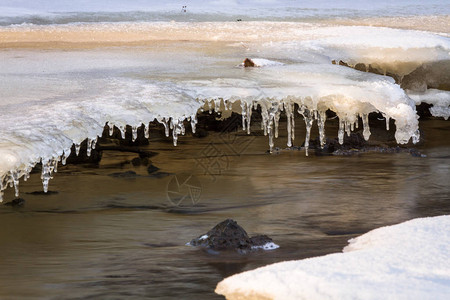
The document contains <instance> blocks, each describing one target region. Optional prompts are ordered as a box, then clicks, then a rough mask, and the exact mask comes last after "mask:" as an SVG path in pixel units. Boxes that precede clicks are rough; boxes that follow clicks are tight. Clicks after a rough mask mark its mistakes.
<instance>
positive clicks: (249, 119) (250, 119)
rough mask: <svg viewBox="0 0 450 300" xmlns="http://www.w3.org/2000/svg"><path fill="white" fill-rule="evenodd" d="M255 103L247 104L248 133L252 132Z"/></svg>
mask: <svg viewBox="0 0 450 300" xmlns="http://www.w3.org/2000/svg"><path fill="white" fill-rule="evenodd" d="M252 108H253V104H247V134H250V128H251V127H250V126H251V124H250V123H251V121H252Z"/></svg>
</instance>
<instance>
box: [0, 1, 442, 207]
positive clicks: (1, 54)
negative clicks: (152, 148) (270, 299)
mask: <svg viewBox="0 0 450 300" xmlns="http://www.w3.org/2000/svg"><path fill="white" fill-rule="evenodd" d="M230 1H231V0H230ZM230 1H225V3H227V5H228V4H230V7H234V8H235V9H242V10H243V11H245V9H243V7H255V9H256V12H255V11H253V12H255V14H256V15H258V16H259V17H261V16H263V17H261V18H263V20H264V21H246V20H244V21H243V22H219V21H214V22H203V21H202V22H197V21H198V20H197V21H196V19H195V18H194V20H184V19H177V21H176V22H167V21H161V19H158V18H157V19H152V18H150V19H149V20H150V21H149V20H147V19H145V18H144V19H143V20H142V21H140V19H136V18H135V17H133V16H135V15H133V14H134V13H136V12H141V13H142V12H149V11H152V12H154V11H159V12H164V13H165V14H166V13H168V15H167V16H172V15H171V12H172V11H173V10H175V9H176V10H177V13H180V12H179V8H178V4H176V3H172V2H171V3H166V4H156V2H155V5H154V6H152V5H150V6H148V5H144V4H143V2H140V1H130V3H129V4H127V5H124V4H123V3H122V2H120V1H113V2H111V4H109V3H110V2H108V5H105V3H106V2H102V1H99V2H95V3H94V2H92V3H91V2H89V3H87V2H86V1H81V0H80V1H60V2H58V3H55V2H52V1H43V2H42V3H41V2H40V3H39V4H36V3H35V2H31V1H21V2H20V3H18V2H15V1H3V2H2V4H1V5H2V6H4V7H6V8H8V9H5V10H4V13H3V14H2V13H1V12H2V10H1V9H0V16H1V18H3V17H4V18H10V17H14V18H16V17H21V16H24V15H25V17H24V19H23V20H24V22H27V20H28V19H27V18H28V16H29V17H30V18H31V19H32V20H34V19H41V17H42V18H44V17H45V18H47V19H45V18H44V19H45V20H44V21H43V23H42V24H41V25H39V24H29V23H24V24H21V23H20V22H19V23H17V22H13V21H11V20H12V19H11V20H10V21H11V22H10V23H8V22H9V21H5V22H6V23H5V22H3V21H1V20H0V25H2V26H0V41H1V46H2V47H1V48H0V95H1V96H0V117H1V120H2V122H0V136H1V137H2V139H1V141H0V201H1V195H2V191H3V190H4V189H5V188H6V186H7V185H11V186H15V187H16V194H17V193H18V184H19V178H21V177H23V176H24V178H27V176H28V173H29V172H30V170H31V168H32V167H33V166H34V165H35V164H36V163H38V162H41V161H42V162H43V164H44V168H43V174H42V177H43V184H44V190H45V189H46V186H47V184H48V179H50V178H51V176H52V173H53V172H55V171H56V169H57V162H58V161H61V162H64V161H65V157H66V156H67V155H68V154H69V152H70V148H71V146H72V144H75V145H76V149H79V145H80V143H81V142H82V141H83V140H84V139H86V138H88V139H89V144H92V145H93V146H94V145H95V141H96V139H97V137H98V135H100V134H101V132H102V130H103V126H104V125H105V123H108V124H110V125H111V127H112V126H113V125H114V126H116V127H117V128H119V129H120V130H121V131H122V132H123V133H124V129H125V126H126V125H130V126H132V128H133V133H134V135H135V134H136V132H137V128H138V127H139V126H141V125H142V124H144V125H147V124H148V122H151V121H153V120H155V119H157V120H158V121H160V122H162V123H163V124H164V125H165V126H166V128H167V131H166V133H167V135H169V133H171V135H172V136H173V140H174V144H175V145H176V143H177V139H178V136H179V135H180V134H181V135H182V134H184V133H185V129H184V125H183V120H185V119H190V121H191V122H192V124H193V125H195V123H196V114H197V112H198V110H199V109H201V108H202V107H203V106H204V104H205V101H206V102H207V106H209V109H216V110H227V109H233V110H235V111H238V112H239V113H242V118H243V123H244V130H247V132H248V133H250V129H251V124H250V120H251V114H252V108H253V107H255V106H260V107H261V111H262V119H263V123H262V125H261V128H262V129H263V130H264V133H265V134H266V135H268V137H269V147H270V149H272V148H273V147H274V144H275V141H274V139H275V138H276V137H277V136H278V130H279V129H278V120H279V118H280V113H281V111H282V110H283V111H284V112H285V113H286V115H287V116H288V122H287V123H288V125H287V127H288V128H287V131H288V143H287V145H288V146H291V145H293V143H294V139H295V132H294V127H295V120H294V107H295V106H294V104H296V105H298V106H299V109H298V112H299V113H300V114H301V115H303V117H304V121H305V125H306V128H307V135H306V136H305V141H306V143H305V148H306V154H308V141H309V137H310V131H311V127H312V126H313V123H314V121H317V125H318V127H319V131H320V138H321V141H322V143H323V141H324V138H325V132H324V125H325V120H326V118H325V111H326V110H327V109H331V110H332V111H334V112H336V114H337V115H338V117H339V121H340V124H339V131H338V137H339V140H340V142H342V141H343V138H344V134H345V133H347V134H349V133H350V131H351V130H353V129H354V128H355V127H356V126H357V125H358V120H359V119H361V120H362V123H363V127H364V137H365V138H366V139H368V138H369V137H370V128H369V126H368V114H369V113H370V112H381V113H382V114H383V115H384V116H385V117H386V118H387V120H389V119H394V120H395V123H396V133H395V137H396V140H397V142H398V143H407V142H408V141H410V140H412V141H413V142H417V141H418V139H419V134H418V120H417V115H416V112H415V106H414V104H415V103H414V101H413V100H411V99H410V98H409V97H408V96H407V95H406V94H405V92H404V91H403V90H402V89H401V88H400V87H399V85H397V84H395V83H394V81H393V79H392V78H390V77H386V76H380V75H374V74H369V73H366V72H361V71H356V70H352V69H350V68H346V67H341V66H337V65H332V64H331V61H332V60H336V61H339V60H344V61H346V62H347V63H349V64H351V65H352V64H356V63H364V64H366V66H367V67H368V66H369V64H370V65H371V66H372V67H374V68H378V69H379V70H381V71H382V72H394V73H396V74H397V75H400V76H402V75H404V74H406V73H408V72H410V71H411V70H414V69H415V68H416V67H418V66H420V65H421V64H423V63H427V62H437V61H440V60H450V38H449V37H448V36H445V35H442V34H435V33H430V32H421V31H412V30H401V29H391V28H382V27H371V26H329V24H328V25H326V24H320V23H305V22H273V21H267V20H268V19H269V18H266V17H264V16H265V15H264V14H265V13H269V12H271V11H274V9H273V8H274V7H277V5H280V2H279V1H262V2H261V1H238V2H236V1H231V2H230ZM150 2H151V3H153V2H152V1H150ZM203 2H204V1H201V2H200V1H194V2H191V3H190V4H188V10H189V11H191V9H192V10H193V11H195V9H196V8H198V7H200V5H199V4H200V3H202V4H203ZM363 2H364V1H363ZM80 3H81V4H84V5H80ZM282 3H283V5H285V7H287V8H289V9H287V10H286V11H285V12H292V11H291V9H292V7H294V8H296V9H300V10H301V9H303V8H301V7H300V5H299V4H293V3H292V1H282ZM437 3H441V2H439V1H437ZM147 4H148V3H147ZM409 4H410V3H409ZM242 5H243V6H242ZM302 5H303V4H302ZM305 5H306V6H305V7H308V5H309V6H311V8H313V9H314V8H315V7H319V8H320V9H319V10H326V7H328V6H330V7H335V6H336V5H337V6H339V7H340V8H343V9H344V10H345V8H346V7H347V8H348V7H352V5H353V4H351V3H350V2H348V3H347V2H346V3H344V4H342V5H338V4H332V3H331V2H327V3H321V4H320V3H315V2H314V1H312V2H309V3H306V4H305ZM333 5H334V6H333ZM402 5H403V4H402ZM341 6H342V7H341ZM75 7H79V8H80V10H81V11H82V12H88V13H92V12H102V11H103V12H124V11H126V12H130V13H132V14H131V15H128V14H124V16H125V19H123V20H115V21H108V20H105V21H100V22H99V21H98V20H97V19H96V20H94V21H92V20H91V21H89V20H87V21H86V20H85V19H84V18H85V15H83V14H81V15H80V14H79V13H80V11H77V10H75V9H74V8H75ZM102 7H103V8H102ZM205 7H207V8H208V7H209V8H211V9H212V10H211V14H210V16H212V15H214V12H213V11H214V9H213V8H221V7H222V8H223V7H224V3H223V2H222V1H219V2H208V3H207V5H206V6H205ZM358 7H359V8H358V9H360V11H358V13H362V11H363V10H364V6H359V4H358ZM207 8H205V10H206V11H207V10H208V9H207ZM416 8H417V7H416ZM330 9H331V8H330ZM445 9H447V8H445V7H444V8H441V9H440V11H445ZM15 10H17V13H16V15H15V13H14V11H15ZM34 10H35V13H34V14H33V13H32V12H33V11H34ZM131 11H134V12H131ZM236 11H237V10H236ZM262 11H265V13H263V12H262ZM253 12H251V10H249V11H248V12H247V11H245V13H244V15H245V14H247V15H250V14H253ZM381 12H382V11H379V12H378V13H377V14H380V13H381ZM196 13H198V14H202V13H204V11H203V12H200V10H199V11H197V12H196ZM302 13H304V12H302ZM302 13H299V12H298V11H296V10H295V9H294V12H292V14H291V15H289V14H290V13H287V15H289V16H298V15H301V14H302ZM358 13H357V14H358ZM61 14H68V15H65V17H67V18H68V20H69V19H70V20H72V21H67V22H66V21H61V20H60V19H58V18H59V17H61ZM362 14H363V13H362ZM88 15H89V14H88ZM94 15H95V14H94ZM119 15H122V14H119ZM381 15H383V14H381ZM36 16H39V18H37V17H36ZM284 17H286V15H284ZM1 18H0V19H1ZM127 18H128V19H127ZM8 20H9V19H8ZM74 20H75V21H74ZM83 20H84V21H83ZM100 20H101V18H100ZM270 20H272V19H270ZM77 21H78V22H77ZM233 21H234V20H233ZM316 21H317V20H316ZM2 22H3V23H2ZM47 23H49V24H48V25H43V24H47ZM30 45H32V47H30ZM245 57H250V58H253V60H254V62H255V63H256V65H257V66H260V67H261V68H246V69H244V68H236V65H238V64H239V63H240V62H242V60H243V59H244V58H245ZM250 69H251V70H250ZM428 93H430V92H428ZM444 98H445V97H444ZM222 101H225V102H222ZM238 101H239V102H238ZM421 101H422V100H421ZM423 101H425V100H423ZM427 101H428V100H427ZM445 101H447V100H445ZM233 103H235V105H233ZM439 103H441V102H439ZM439 103H437V102H436V103H435V105H434V106H433V108H432V113H433V114H435V115H441V116H444V117H445V114H446V111H448V106H447V107H445V105H440V104H439ZM438 104H439V105H438ZM239 106H240V107H239ZM194 127H195V126H194ZM302 138H303V137H302Z"/></svg>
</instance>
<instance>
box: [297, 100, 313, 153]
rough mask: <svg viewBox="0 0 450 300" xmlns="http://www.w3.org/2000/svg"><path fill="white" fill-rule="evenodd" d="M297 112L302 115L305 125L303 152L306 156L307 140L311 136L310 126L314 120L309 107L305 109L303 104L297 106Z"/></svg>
mask: <svg viewBox="0 0 450 300" xmlns="http://www.w3.org/2000/svg"><path fill="white" fill-rule="evenodd" d="M298 112H299V113H300V114H301V115H302V116H303V118H304V120H305V125H306V137H305V152H306V156H308V149H309V140H310V136H311V127H312V124H313V122H314V118H313V114H312V113H311V111H310V110H309V109H307V108H306V107H305V106H302V107H300V108H299V110H298Z"/></svg>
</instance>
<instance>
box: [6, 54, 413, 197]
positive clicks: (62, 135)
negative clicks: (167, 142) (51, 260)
mask: <svg viewBox="0 0 450 300" xmlns="http://www.w3.org/2000/svg"><path fill="white" fill-rule="evenodd" d="M257 61H260V62H265V64H266V65H267V66H266V67H261V68H251V70H247V69H242V68H235V69H234V75H235V77H228V78H218V79H204V80H178V81H175V82H167V81H157V80H153V81H146V80H137V79H130V78H120V79H119V78H116V79H114V80H111V79H89V81H87V82H84V81H81V82H80V83H78V84H76V85H75V86H79V87H78V89H79V90H77V88H74V90H72V89H68V90H67V91H66V93H67V94H63V95H57V96H55V97H53V98H50V100H47V101H44V102H32V103H31V104H30V103H26V105H23V103H20V101H19V102H18V104H15V105H2V106H1V107H2V110H1V112H0V116H1V117H2V123H0V133H1V134H2V141H1V142H0V154H1V155H0V179H1V180H0V193H1V192H2V191H3V190H4V189H5V188H6V186H7V185H11V186H14V187H15V188H16V195H17V196H18V193H19V189H18V186H19V180H18V179H19V178H20V177H22V176H24V177H25V179H26V178H27V177H28V174H29V173H30V171H31V169H32V168H33V166H34V165H35V164H36V163H38V162H41V161H42V163H43V165H44V168H43V170H42V180H43V185H44V191H45V190H47V186H48V181H49V179H50V178H51V176H52V173H53V171H54V170H56V169H57V164H58V162H59V161H61V162H63V163H64V162H65V158H66V157H67V156H68V155H69V154H70V148H71V146H72V144H75V148H76V149H79V145H80V144H81V142H82V141H83V140H84V139H86V138H88V145H89V147H88V151H89V150H90V149H91V148H93V147H95V141H96V140H97V137H98V135H100V134H101V133H102V131H103V126H104V124H106V123H108V124H109V125H110V128H112V127H113V126H116V127H117V128H119V129H120V130H121V132H122V135H123V136H124V134H125V127H126V125H130V126H132V128H133V135H134V136H137V128H138V127H140V126H142V125H144V126H145V127H146V129H145V131H146V133H147V135H148V126H147V125H148V123H149V122H151V121H153V120H155V119H156V120H158V121H160V122H162V123H163V124H164V125H165V127H166V135H167V136H169V133H170V132H171V134H172V137H173V141H174V145H176V144H177V139H178V136H179V135H180V134H181V135H182V134H184V133H185V128H184V123H183V122H184V121H185V120H186V119H188V120H189V121H191V124H192V127H193V129H194V130H195V123H196V114H197V112H198V110H199V109H201V108H202V107H203V106H204V104H205V102H206V103H207V105H208V106H209V107H210V109H213V108H214V109H215V110H216V111H221V110H229V109H232V106H233V105H232V104H233V103H235V102H238V101H239V103H240V106H241V110H240V111H239V112H240V113H241V114H242V118H243V126H244V128H243V129H244V130H247V131H248V133H250V127H251V124H250V120H251V114H252V109H253V107H257V106H260V107H261V111H262V119H263V121H262V124H261V128H262V129H264V133H265V134H266V135H268V136H269V147H270V150H272V148H273V147H274V138H276V137H278V130H279V129H278V122H279V119H280V114H281V111H284V112H285V113H286V115H287V117H288V128H287V130H288V146H291V145H292V143H293V140H294V138H295V131H294V127H295V126H294V122H295V120H294V108H295V106H294V105H295V104H297V105H298V107H299V110H298V112H299V113H300V114H302V115H303V116H304V120H305V124H306V127H307V135H306V137H305V147H306V154H308V153H307V150H308V142H309V138H310V135H309V134H310V130H311V127H312V125H313V122H314V121H317V125H318V128H319V132H320V140H321V142H322V143H324V141H325V121H326V117H325V112H326V110H327V109H331V110H333V111H334V112H336V114H337V115H338V117H339V121H340V127H339V132H338V136H339V140H340V142H341V143H342V142H343V138H344V134H345V133H347V134H350V132H351V131H352V130H353V129H354V128H355V127H356V128H357V127H358V123H359V118H362V121H363V127H364V137H365V138H366V139H369V136H370V128H369V124H368V114H369V113H370V112H381V113H382V114H383V115H384V116H385V117H386V119H387V120H389V119H394V120H395V122H396V133H395V136H396V139H397V141H398V142H399V143H407V142H408V141H409V140H410V139H411V138H412V140H413V141H414V142H416V141H418V139H419V133H418V120H417V119H418V118H417V115H416V112H415V106H414V102H413V101H411V100H410V99H409V98H408V97H407V96H406V94H405V93H404V91H403V90H402V89H401V88H400V87H399V86H398V85H396V84H394V83H393V80H392V79H391V78H389V77H385V76H380V75H375V74H371V73H364V72H358V71H355V70H353V69H350V68H346V67H341V66H336V65H331V64H327V65H319V64H296V65H280V64H277V63H275V62H270V61H268V60H257ZM5 78H7V77H5ZM99 86H101V87H102V88H101V89H98V87H99ZM60 92H61V91H60V90H56V92H55V93H60ZM168 104H170V105H168ZM387 123H388V122H387ZM0 199H1V197H0Z"/></svg>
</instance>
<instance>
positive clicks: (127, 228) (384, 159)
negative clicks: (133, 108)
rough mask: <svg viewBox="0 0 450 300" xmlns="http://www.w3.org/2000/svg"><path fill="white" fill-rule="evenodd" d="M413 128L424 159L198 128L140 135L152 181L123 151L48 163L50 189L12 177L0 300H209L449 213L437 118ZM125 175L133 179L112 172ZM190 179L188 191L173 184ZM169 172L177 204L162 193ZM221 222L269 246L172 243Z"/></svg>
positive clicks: (447, 141)
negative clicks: (234, 279)
mask: <svg viewBox="0 0 450 300" xmlns="http://www.w3.org/2000/svg"><path fill="white" fill-rule="evenodd" d="M298 123H300V121H298ZM301 125H302V124H300V125H298V126H299V127H301ZM283 126H284V125H281V126H280V128H284V127H283ZM331 126H332V124H331ZM421 128H422V130H423V131H424V137H425V143H424V144H422V145H419V146H418V148H419V150H420V151H421V152H422V153H424V154H426V155H427V157H426V158H418V157H413V156H411V155H409V154H406V153H397V154H382V153H367V154H363V155H358V156H350V157H344V156H314V155H311V156H309V157H305V155H304V152H303V151H280V153H279V154H273V155H269V154H266V153H265V151H266V149H267V148H268V146H267V138H266V137H264V136H251V137H245V136H242V135H240V134H237V135H235V134H231V135H228V134H225V135H224V134H219V133H210V135H209V136H208V137H207V138H203V139H198V138H193V137H188V136H186V137H181V138H180V141H179V146H178V147H173V145H172V144H171V140H170V139H165V138H160V137H156V136H154V137H152V138H151V142H150V145H149V146H147V147H146V148H145V149H148V150H151V151H155V152H158V155H156V156H154V157H151V162H152V164H153V165H154V166H157V167H158V168H160V170H158V171H155V172H153V173H152V175H149V174H148V172H147V166H133V165H132V164H131V160H132V159H133V158H136V157H137V154H135V153H130V152H114V151H106V152H105V153H104V157H103V159H102V161H101V163H100V165H99V166H89V165H67V166H65V167H60V169H59V171H58V174H56V176H55V178H54V179H53V180H52V181H51V182H50V190H51V191H55V192H57V193H52V194H49V195H41V194H36V193H34V194H32V192H35V191H40V190H41V189H42V188H41V183H40V178H39V174H34V175H33V176H32V177H31V179H30V180H29V181H28V182H26V183H21V197H22V198H24V199H25V200H26V203H25V205H24V206H23V207H20V208H13V207H9V206H3V205H2V206H0V228H1V229H0V299H142V298H158V299H173V298H190V299H220V298H221V297H219V296H217V295H215V294H214V289H215V286H216V284H217V283H218V282H219V281H220V280H221V279H223V278H224V277H226V276H229V275H232V274H234V273H237V272H241V271H245V270H250V269H254V268H256V267H259V266H262V265H266V264H269V263H274V262H279V261H284V260H292V259H301V258H306V257H312V256H318V255H324V254H327V253H332V252H338V251H341V250H342V248H343V247H344V246H345V245H346V243H347V240H348V239H350V238H352V237H355V236H357V235H360V234H362V233H365V232H367V231H369V230H371V229H373V228H376V227H380V226H384V225H390V224H395V223H399V222H402V221H405V220H409V219H412V218H416V217H425V216H435V215H442V214H450V186H449V184H448V183H449V182H450V123H449V122H448V121H447V122H446V121H443V120H425V121H422V123H421ZM333 130H334V129H332V130H329V131H328V133H329V134H330V135H334V134H335V132H336V131H333ZM284 131H285V130H280V138H279V139H278V140H277V141H276V145H278V146H282V145H283V144H285V140H286V137H285V136H284V135H285V134H286V133H285V132H284ZM299 131H301V130H299ZM299 131H298V132H297V139H300V138H303V137H304V133H302V132H299ZM298 143H299V141H297V144H298ZM126 171H133V172H135V173H136V175H134V174H132V173H123V174H121V176H120V174H119V175H118V174H115V173H120V172H126ZM111 174H115V176H111ZM191 175H192V176H193V177H192V178H191V179H190V180H189V181H188V183H191V184H192V186H191V189H189V187H188V186H186V185H184V186H183V185H182V183H183V180H184V179H187V178H189V176H191ZM174 176H177V179H178V180H179V184H180V188H179V190H176V191H175V192H179V193H180V195H186V198H185V199H184V200H182V201H181V200H180V198H176V197H175V196H176V193H168V192H174V189H176V188H174V186H175V187H176V185H174V183H175V181H174ZM199 192H201V194H200V196H199V195H198V194H199ZM12 198H13V194H12V190H8V191H7V192H6V194H5V199H6V201H9V200H11V199H12ZM169 199H171V200H172V201H175V202H176V201H181V203H180V206H178V207H174V206H173V205H172V204H171V202H170V201H169ZM192 202H195V205H194V204H193V203H192ZM226 218H233V219H235V220H236V221H238V223H239V224H240V225H242V226H243V227H244V228H245V229H246V230H247V231H248V232H249V234H267V235H269V236H271V237H272V238H273V239H274V241H275V242H276V243H277V244H279V245H280V246H281V247H280V248H279V249H278V250H275V251H269V252H259V253H255V254H253V255H251V256H243V255H237V254H225V255H213V254H209V253H205V252H203V251H201V250H198V249H195V248H192V247H188V246H185V243H186V242H188V241H189V240H191V239H192V238H194V237H197V236H199V235H200V234H203V233H205V232H206V231H208V230H209V229H210V228H211V227H212V226H214V225H215V224H217V223H218V222H220V221H222V220H224V219H226Z"/></svg>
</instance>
